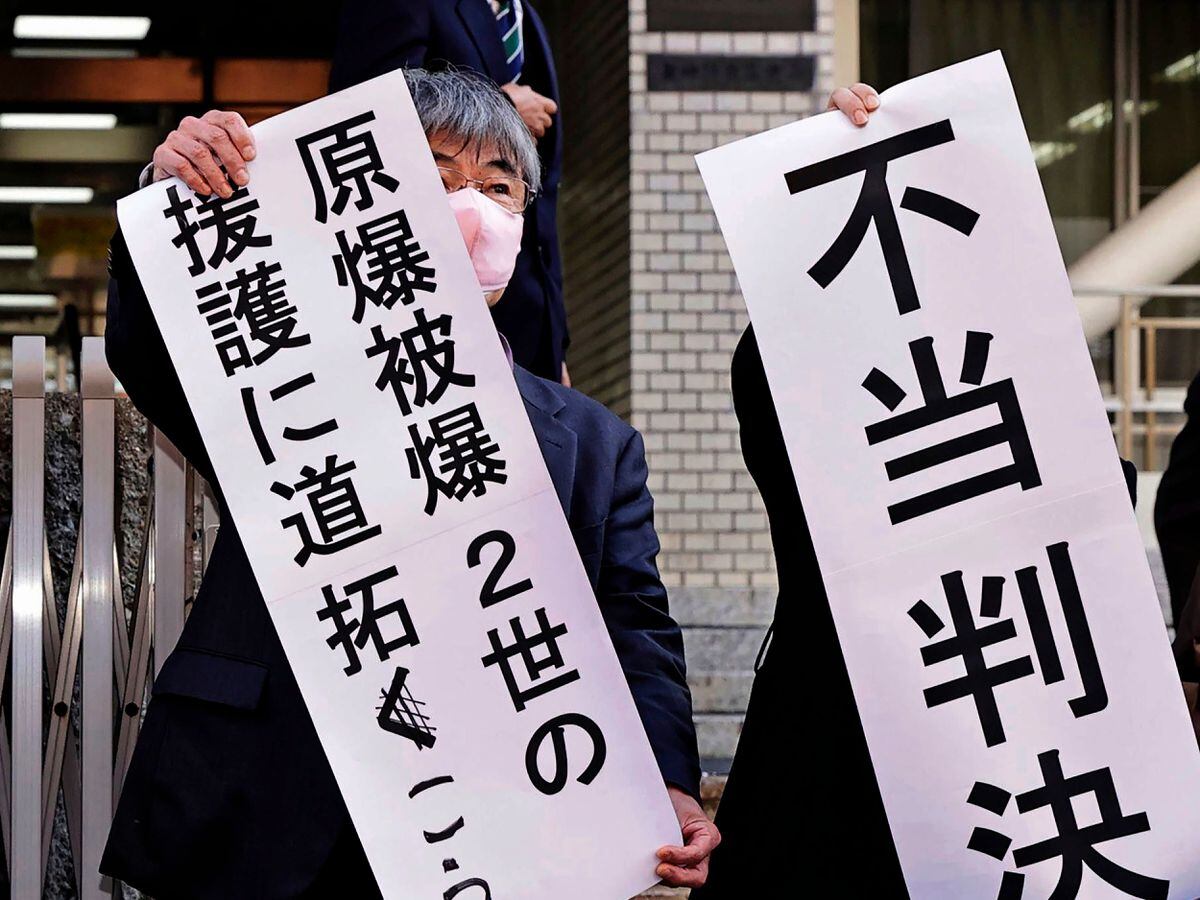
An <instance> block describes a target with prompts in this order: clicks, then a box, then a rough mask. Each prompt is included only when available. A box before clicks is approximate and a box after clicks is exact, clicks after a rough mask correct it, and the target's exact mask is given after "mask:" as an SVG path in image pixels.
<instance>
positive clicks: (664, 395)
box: [585, 0, 842, 771]
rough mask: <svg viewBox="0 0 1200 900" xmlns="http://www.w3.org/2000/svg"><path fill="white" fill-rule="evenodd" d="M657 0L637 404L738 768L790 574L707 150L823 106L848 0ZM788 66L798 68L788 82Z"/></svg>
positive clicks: (673, 557) (675, 596) (644, 105)
mask: <svg viewBox="0 0 1200 900" xmlns="http://www.w3.org/2000/svg"><path fill="white" fill-rule="evenodd" d="M656 2H661V0H630V3H629V9H630V18H629V22H630V28H629V49H630V61H629V73H630V74H629V88H630V97H629V105H630V175H629V178H630V197H629V209H630V212H629V221H630V251H631V262H632V265H631V269H630V288H631V290H630V294H629V303H630V311H629V322H630V333H629V337H628V340H629V367H630V368H629V377H628V384H629V388H630V391H629V399H628V413H629V415H630V417H631V419H632V422H633V424H634V425H635V426H637V428H639V429H640V430H641V432H642V434H643V435H644V436H645V439H646V447H647V452H648V462H649V465H650V487H651V490H652V491H653V493H654V497H655V501H656V516H655V520H656V523H657V526H658V533H659V536H660V538H661V539H662V544H663V550H662V554H661V555H660V557H659V565H660V568H661V570H662V574H663V580H664V581H665V582H666V583H667V585H668V587H669V588H670V594H671V610H672V612H673V613H674V615H675V617H676V619H677V620H678V621H679V622H680V624H681V625H682V626H683V633H684V641H685V644H686V647H687V657H688V674H689V682H690V684H691V687H692V697H693V704H694V708H695V712H696V723H697V734H698V737H699V741H700V755H701V757H702V758H703V759H704V761H705V765H706V768H709V769H711V770H713V771H723V770H724V767H725V765H727V762H728V760H729V759H730V758H731V757H732V756H733V752H734V748H735V746H736V743H737V737H738V733H739V731H740V729H741V722H742V718H743V715H744V711H745V708H746V700H747V697H748V694H749V689H750V683H751V680H752V675H751V670H752V667H753V664H754V659H755V655H756V654H757V652H758V648H759V644H760V642H761V640H762V637H763V631H764V629H765V626H766V624H767V623H768V622H769V621H770V618H771V615H772V611H773V609H774V603H775V590H776V576H775V568H774V556H773V553H772V548H771V537H770V532H769V531H768V529H767V520H766V516H765V514H764V512H763V508H762V503H761V501H760V499H759V496H758V491H757V490H756V489H755V486H754V483H753V482H752V480H751V478H750V475H749V473H748V472H747V471H746V467H745V465H744V464H743V462H742V454H741V448H740V445H739V442H738V432H737V419H736V417H735V416H734V413H733V403H732V399H731V397H730V393H729V364H730V360H731V358H732V356H733V350H734V347H736V346H737V342H738V338H739V337H740V336H741V333H742V330H743V329H744V328H745V327H746V324H747V321H748V319H747V316H746V308H745V303H744V301H743V299H742V296H741V292H740V291H739V289H738V285H737V280H736V278H735V277H734V274H733V265H732V263H731V262H730V259H729V256H728V253H727V252H726V249H725V242H724V240H723V239H722V237H721V234H720V231H719V230H718V228H717V223H716V219H715V218H714V217H713V214H712V209H711V207H710V205H709V203H708V197H707V194H706V193H705V191H704V187H703V185H702V184H701V182H700V175H699V173H698V172H697V169H696V164H695V160H694V159H693V156H694V154H696V153H698V152H700V151H703V150H708V149H710V148H712V147H716V146H718V145H720V144H724V143H727V142H729V141H733V140H736V139H738V138H741V137H745V136H746V135H749V134H753V133H755V132H759V131H764V130H766V129H768V128H772V127H775V126H778V125H783V124H785V123H788V122H792V121H794V120H796V119H798V118H802V117H804V116H808V115H810V114H812V113H814V112H817V111H820V110H821V109H822V107H823V105H824V102H825V98H826V97H827V96H828V94H829V91H830V90H831V89H832V87H833V84H832V81H833V27H834V26H833V19H834V16H833V7H834V3H835V0H815V15H814V16H813V17H812V23H811V26H810V30H806V31H803V32H801V31H790V32H779V31H777V32H771V33H766V32H733V31H729V32H711V31H709V32H682V31H653V32H652V31H650V30H649V28H648V26H649V24H651V23H653V22H655V20H656V18H657V22H662V21H663V18H662V17H661V16H660V17H656V16H653V15H648V14H647V12H648V10H647V4H648V3H649V4H651V5H653V4H655V3H656ZM794 2H795V6H792V7H789V8H787V9H783V8H781V7H779V6H776V7H773V8H771V9H769V10H768V12H769V13H770V14H771V16H772V17H774V18H776V20H778V18H779V17H780V16H784V15H793V16H794V17H795V18H803V13H800V12H797V11H798V10H800V9H801V8H804V7H805V4H804V2H802V0H794ZM836 2H842V0H836ZM673 5H674V6H675V7H676V9H679V4H678V3H677V2H676V3H674V4H673ZM699 5H700V6H703V7H704V8H705V15H706V16H707V17H708V18H709V21H707V22H705V23H704V24H706V25H711V24H713V23H712V21H711V17H712V15H713V9H714V8H715V9H716V10H717V15H725V14H726V13H727V14H728V15H729V16H734V17H736V16H738V15H739V14H740V13H741V12H742V11H744V10H751V11H758V12H759V13H761V12H762V10H764V9H766V8H767V7H766V5H765V4H764V3H763V2H762V0H746V2H744V3H743V4H739V0H728V2H727V3H726V4H725V6H724V8H722V7H720V6H716V7H714V4H712V3H702V4H699ZM662 8H663V7H661V6H660V7H659V8H658V9H659V10H660V11H661V10H662ZM651 12H653V10H651ZM648 20H649V21H648ZM683 21H685V22H689V23H692V24H695V25H696V27H699V21H698V20H697V19H695V18H694V17H693V18H688V17H687V15H686V14H685V15H684V16H683ZM714 57H719V58H717V59H714ZM725 57H731V59H725ZM810 65H811V76H810V75H809V71H810V70H809V69H808V67H809V66H810ZM775 72H781V73H784V74H783V76H782V77H781V78H780V79H779V80H778V81H776V80H774V77H773V76H774V73H775ZM764 74H766V75H768V76H770V77H768V78H766V79H764V77H763V76H764ZM748 87H754V88H755V89H754V90H750V89H743V88H748ZM697 88H706V89H697ZM711 88H719V89H718V90H714V89H711ZM763 88H772V89H769V90H768V89H763ZM622 338H624V336H623V335H622ZM585 389H586V387H585ZM621 411H622V412H625V411H626V410H625V409H622V410H621ZM783 550H784V552H787V550H786V548H783Z"/></svg>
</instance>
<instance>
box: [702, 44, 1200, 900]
mask: <svg viewBox="0 0 1200 900" xmlns="http://www.w3.org/2000/svg"><path fill="white" fill-rule="evenodd" d="M697 159H698V161H699V164H700V170H701V174H702V175H703V177H704V181H705V184H706V186H707V188H708V191H709V194H710V196H711V198H712V203H713V207H714V209H715V211H716V214H717V218H718V219H719V221H720V224H721V228H722V230H723V232H724V234H725V239H726V241H727V242H728V245H729V251H730V253H731V254H732V257H733V261H734V265H735V266H736V269H737V273H738V278H739V280H740V283H741V287H742V290H743V292H744V294H745V297H746V302H747V305H748V306H749V309H750V315H751V318H752V320H753V322H754V325H755V332H756V334H757V336H758V342H759V345H760V347H761V350H762V356H763V361H764V365H765V367H766V372H767V376H768V378H769V381H770V384H771V392H772V395H773V397H774V399H775V404H776V406H777V408H778V410H779V417H780V420H781V424H782V427H783V434H784V438H785V442H786V444H787V448H788V453H789V456H790V459H791V463H792V467H793V470H794V472H795V476H796V480H797V483H798V485H799V488H800V496H801V497H803V499H804V508H805V511H806V513H807V516H808V522H809V525H810V527H811V529H812V535H813V541H814V543H815V545H816V550H817V555H818V557H819V559H820V562H821V567H822V572H823V574H824V577H825V584H826V587H827V589H828V595H829V601H830V603H831V605H832V608H833V613H834V617H835V621H836V623H837V628H838V634H839V638H840V640H841V644H842V647H843V649H844V651H845V655H846V661H847V664H848V666H849V670H850V675H851V679H852V682H853V685H854V692H855V696H856V698H857V701H858V709H859V712H860V713H861V715H862V719H863V725H864V728H865V730H866V735H867V740H868V743H869V745H870V748H871V755H872V759H873V762H874V765H875V770H876V773H877V775H878V778H879V783H880V788H881V791H882V794H883V799H884V804H885V806H886V808H887V814H888V819H889V822H890V825H891V829H892V834H893V836H894V838H895V840H896V845H897V848H898V850H899V854H900V860H901V863H902V865H903V869H904V873H905V878H906V880H907V882H908V885H909V888H910V890H911V892H912V894H913V896H914V897H920V898H954V900H962V898H974V897H980V898H992V897H997V896H999V897H1003V898H1006V900H1009V898H1016V897H1020V896H1023V897H1025V898H1041V897H1047V896H1051V895H1052V896H1053V897H1055V898H1067V897H1077V896H1078V897H1110V896H1117V897H1119V896H1133V897H1168V896H1169V897H1172V898H1181V900H1182V898H1188V900H1190V898H1194V897H1196V896H1197V894H1198V893H1200V854H1197V853H1196V852H1195V843H1196V837H1195V836H1196V834H1197V831H1198V830H1200V804H1197V802H1196V797H1197V796H1200V757H1198V755H1197V749H1196V740H1195V737H1194V736H1193V734H1192V730H1191V727H1190V724H1189V721H1188V718H1187V715H1186V711H1185V707H1184V703H1183V697H1182V693H1181V690H1180V685H1179V679H1178V678H1177V677H1176V675H1175V671H1174V667H1173V665H1172V663H1171V658H1170V655H1169V652H1168V647H1167V636H1166V633H1165V631H1164V627H1163V619H1162V613H1161V612H1160V609H1159V606H1158V602H1157V599H1156V597H1155V590H1154V585H1153V583H1152V581H1151V577H1150V572H1149V569H1148V566H1147V563H1146V557H1145V552H1144V550H1143V548H1142V542H1141V538H1140V535H1139V533H1138V528H1137V525H1136V523H1135V521H1134V515H1133V511H1132V508H1131V506H1130V502H1129V497H1128V494H1127V491H1126V486H1125V482H1124V479H1123V477H1122V472H1121V468H1120V465H1119V462H1118V459H1117V455H1116V453H1115V452H1114V448H1113V439H1112V433H1111V431H1110V428H1109V423H1108V418H1107V416H1106V413H1105V410H1104V407H1103V405H1102V403H1101V397H1100V392H1099V391H1098V390H1097V386H1096V376H1095V374H1094V372H1093V368H1092V363H1091V359H1090V358H1089V355H1088V350H1087V346H1086V344H1085V342H1084V340H1083V336H1082V334H1081V331H1080V325H1079V317H1078V315H1077V314H1076V311H1075V307H1074V305H1073V302H1072V297H1071V289H1070V285H1069V283H1068V281H1067V276H1066V272H1065V270H1064V268H1063V263H1062V259H1061V257H1060V255H1059V251H1058V245H1057V241H1056V239H1055V235H1054V229H1053V227H1052V224H1051V220H1050V216H1049V213H1048V210H1047V208H1046V201H1045V199H1044V197H1043V194H1042V190H1041V186H1040V183H1039V180H1038V172H1037V168H1036V166H1035V164H1034V160H1033V157H1032V154H1031V153H1030V148H1029V143H1028V139H1027V137H1026V135H1025V131H1024V128H1023V126H1022V123H1021V117H1020V112H1019V111H1018V109H1017V104H1016V99H1015V97H1014V96H1013V91H1012V87H1011V85H1010V83H1009V79H1008V75H1007V72H1006V71H1005V68H1004V63H1003V61H1002V58H1001V56H1000V54H999V53H992V54H989V55H987V56H982V57H979V58H977V59H973V60H970V61H968V62H964V63H961V64H959V65H955V66H951V67H949V68H947V69H943V70H941V71H939V72H935V73H933V74H930V75H925V76H922V77H920V78H916V79H913V80H912V81H909V82H907V83H905V84H902V85H899V86H897V87H895V88H892V89H891V90H889V91H886V92H885V93H884V94H883V95H882V105H881V107H880V109H879V111H878V112H876V113H874V114H873V115H872V117H871V121H870V124H869V125H868V126H867V127H865V128H862V129H859V128H855V127H854V126H853V125H851V124H850V123H849V122H848V121H847V120H846V118H845V117H844V116H843V115H842V114H841V113H837V112H833V113H827V114H825V115H821V116H817V117H815V118H812V119H809V120H806V121H804V122H798V123H795V124H792V125H787V126H784V127H782V128H778V129H775V130H773V131H770V132H767V133H765V134H760V135H757V136H755V137H751V138H748V139H746V140H743V141H738V142H736V143H733V144H730V145H728V146H725V147H721V148H719V149H717V150H713V151H710V152H708V153H705V154H702V155H701V156H699V157H698V158H697ZM776 551H777V552H779V553H787V552H788V551H787V548H786V547H777V548H776ZM817 739H819V735H818V736H817ZM808 815H810V816H811V817H812V819H813V821H815V822H819V821H820V817H821V813H820V810H809V811H808ZM1022 888H1023V891H1024V892H1023V893H1022Z"/></svg>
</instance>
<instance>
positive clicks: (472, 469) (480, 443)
mask: <svg viewBox="0 0 1200 900" xmlns="http://www.w3.org/2000/svg"><path fill="white" fill-rule="evenodd" d="M429 429H430V433H431V435H432V436H431V437H428V438H424V437H422V436H421V430H420V428H419V427H418V426H417V425H415V424H414V425H409V426H408V434H409V437H410V439H411V440H412V446H411V447H409V448H408V449H407V451H406V453H407V456H408V468H409V474H410V475H412V477H413V478H421V477H424V478H425V481H426V486H427V488H428V495H427V497H426V500H425V513H426V514H427V515H433V513H434V511H435V510H436V509H437V498H438V494H444V495H445V496H447V497H453V498H454V499H455V500H463V499H465V498H466V496H467V495H468V494H472V495H474V496H476V497H479V496H482V495H483V494H485V493H486V492H487V485H488V483H494V484H504V483H505V482H506V481H508V476H507V475H506V474H504V469H505V468H507V465H508V464H507V463H506V462H505V461H504V460H503V459H500V458H499V455H498V454H499V452H500V446H499V444H497V443H496V442H495V441H494V440H492V438H491V436H490V435H489V434H488V433H487V432H486V431H484V428H483V422H482V420H481V419H480V418H479V410H477V409H476V408H475V404H474V403H468V404H467V405H466V406H463V407H460V408H459V409H454V410H451V411H450V412H447V413H443V414H442V415H440V416H435V417H434V418H432V419H430V420H429ZM435 453H436V454H437V455H438V463H437V471H436V472H435V471H434V464H433V457H434V454H435Z"/></svg>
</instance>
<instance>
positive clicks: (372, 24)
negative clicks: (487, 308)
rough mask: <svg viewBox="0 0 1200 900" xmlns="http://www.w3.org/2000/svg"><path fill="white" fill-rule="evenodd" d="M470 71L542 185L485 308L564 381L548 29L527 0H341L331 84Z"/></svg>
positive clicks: (557, 151)
mask: <svg viewBox="0 0 1200 900" xmlns="http://www.w3.org/2000/svg"><path fill="white" fill-rule="evenodd" d="M447 65H448V66H452V67H455V68H459V69H472V70H474V71H476V72H480V73H482V74H484V75H486V76H488V77H489V78H491V79H492V80H493V81H495V82H496V84H498V85H500V87H501V90H503V91H504V93H505V94H507V95H508V97H509V99H511V100H512V102H513V105H514V106H516V108H517V112H519V113H520V114H521V119H522V120H523V121H524V122H525V124H526V126H527V127H528V128H529V132H530V134H532V135H533V137H534V139H535V140H536V141H537V150H538V156H539V157H540V158H541V161H542V186H541V189H540V190H539V191H538V195H537V196H536V197H535V198H534V200H533V202H532V203H531V204H530V206H529V209H527V210H526V211H525V232H524V235H523V236H522V239H521V254H520V256H518V257H517V269H516V271H515V272H514V273H513V278H512V281H511V282H510V283H509V286H508V290H507V291H506V292H505V294H504V303H503V304H502V305H500V306H498V307H496V308H494V309H493V310H492V317H493V318H494V319H495V322H496V327H497V328H498V329H499V331H500V333H501V334H503V335H504V336H505V337H506V338H508V342H509V344H510V345H511V347H512V352H513V358H514V359H515V360H516V361H517V363H518V365H520V366H522V367H524V368H526V369H528V370H529V371H530V372H532V373H533V374H534V375H540V376H541V377H543V378H549V379H551V380H552V381H558V382H561V383H562V384H565V385H567V386H570V384H571V378H570V375H569V374H568V372H567V365H566V354H567V344H568V342H569V339H568V334H567V311H566V307H565V305H564V304H563V274H562V255H561V253H560V250H559V245H558V183H559V178H560V176H561V173H562V147H563V145H562V141H563V138H562V125H561V122H560V117H559V111H558V78H557V75H556V74H555V69H554V57H553V55H552V54H551V51H550V41H549V39H548V38H547V36H546V29H545V26H544V25H543V24H542V20H541V18H540V17H539V16H538V14H537V11H536V10H535V9H534V8H533V6H531V5H530V3H529V2H528V0H457V2H449V0H346V2H345V3H344V5H343V7H342V15H341V23H340V26H339V30H338V40H337V48H336V50H335V52H334V58H333V69H332V70H331V72H330V76H329V89H330V90H331V91H337V90H341V89H342V88H347V87H350V86H351V85H354V84H358V83H359V82H361V81H366V80H367V79H368V78H373V77H375V76H377V75H382V74H383V73H385V72H390V71H392V70H393V69H399V68H412V67H417V68H424V69H437V68H441V67H444V66H447Z"/></svg>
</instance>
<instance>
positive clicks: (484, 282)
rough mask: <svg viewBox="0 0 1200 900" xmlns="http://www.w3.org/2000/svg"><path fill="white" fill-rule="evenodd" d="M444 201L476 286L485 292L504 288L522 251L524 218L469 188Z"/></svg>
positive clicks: (451, 195)
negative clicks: (477, 284) (458, 232)
mask: <svg viewBox="0 0 1200 900" xmlns="http://www.w3.org/2000/svg"><path fill="white" fill-rule="evenodd" d="M447 199H448V200H449V201H450V209H452V210H453V211H454V218H455V219H457V220H458V228H459V231H461V232H462V236H463V241H465V242H466V245H467V252H468V253H469V254H470V255H471V263H472V264H473V265H474V266H475V277H477V278H478V279H479V286H480V287H481V288H483V290H484V293H488V292H491V291H498V290H500V289H501V288H503V287H506V286H507V285H508V282H509V279H511V278H512V274H513V269H514V268H516V265H517V254H518V253H520V252H521V234H522V232H524V230H525V219H524V217H522V216H521V215H520V214H519V213H514V212H509V211H508V210H507V209H505V208H504V207H503V206H501V205H500V204H499V203H496V202H495V201H494V200H489V199H488V198H487V197H485V196H484V195H483V194H481V193H479V191H477V190H475V188H472V187H464V188H463V189H462V190H458V191H455V192H454V193H452V194H450V195H449V196H448V197H447Z"/></svg>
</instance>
